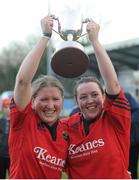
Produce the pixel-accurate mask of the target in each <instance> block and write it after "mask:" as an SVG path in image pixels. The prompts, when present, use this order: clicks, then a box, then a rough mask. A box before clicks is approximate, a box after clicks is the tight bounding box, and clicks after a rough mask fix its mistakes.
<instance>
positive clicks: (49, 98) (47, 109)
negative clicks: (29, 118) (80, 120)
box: [32, 87, 63, 126]
mask: <svg viewBox="0 0 139 180" xmlns="http://www.w3.org/2000/svg"><path fill="white" fill-rule="evenodd" d="M32 107H33V109H34V110H35V111H36V113H37V114H38V116H39V117H40V119H41V120H42V121H44V122H46V123H48V125H49V126H51V125H53V124H54V123H55V122H56V121H57V119H58V116H59V114H60V112H61V111H62V108H63V97H62V95H61V91H60V90H59V89H58V88H57V87H43V88H41V89H40V90H39V91H38V93H37V95H36V97H35V98H33V100H32Z"/></svg>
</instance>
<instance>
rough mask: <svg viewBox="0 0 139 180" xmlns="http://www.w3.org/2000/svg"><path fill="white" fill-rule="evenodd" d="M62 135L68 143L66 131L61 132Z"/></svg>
mask: <svg viewBox="0 0 139 180" xmlns="http://www.w3.org/2000/svg"><path fill="white" fill-rule="evenodd" d="M62 134H63V138H64V140H66V141H68V140H69V135H68V133H67V132H66V131H63V132H62Z"/></svg>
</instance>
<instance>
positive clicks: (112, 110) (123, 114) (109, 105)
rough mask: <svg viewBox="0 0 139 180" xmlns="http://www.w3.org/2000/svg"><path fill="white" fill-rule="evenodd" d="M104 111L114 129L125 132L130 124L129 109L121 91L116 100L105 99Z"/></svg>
mask: <svg viewBox="0 0 139 180" xmlns="http://www.w3.org/2000/svg"><path fill="white" fill-rule="evenodd" d="M105 111H106V112H107V113H108V117H109V118H108V119H110V121H111V123H112V124H113V125H114V127H116V128H118V129H119V130H121V131H126V130H127V129H129V128H130V124H131V108H130V104H129V102H128V100H127V99H126V97H125V95H124V92H123V90H122V89H121V90H120V93H119V95H118V96H117V97H116V98H108V97H106V104H105Z"/></svg>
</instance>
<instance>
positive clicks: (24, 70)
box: [14, 37, 48, 110]
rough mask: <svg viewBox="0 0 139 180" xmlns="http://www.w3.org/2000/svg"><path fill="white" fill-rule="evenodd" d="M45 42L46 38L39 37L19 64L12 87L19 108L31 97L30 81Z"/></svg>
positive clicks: (21, 108) (22, 107)
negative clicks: (13, 86)
mask: <svg viewBox="0 0 139 180" xmlns="http://www.w3.org/2000/svg"><path fill="white" fill-rule="evenodd" d="M47 44H48V38H47V37H41V39H40V40H39V42H38V43H37V44H36V45H35V46H34V48H33V49H32V50H31V51H30V52H29V54H28V55H27V56H26V57H25V59H24V61H23V62H22V64H21V66H20V69H19V71H18V74H17V77H16V84H15V88H14V100H15V103H16V105H17V106H18V108H19V109H20V110H23V109H24V108H25V107H26V105H27V104H28V103H29V101H30V99H31V97H32V89H31V82H32V79H33V77H34V75H35V73H36V71H37V69H38V66H39V63H40V60H41V57H42V54H43V53H44V50H45V48H46V46H47Z"/></svg>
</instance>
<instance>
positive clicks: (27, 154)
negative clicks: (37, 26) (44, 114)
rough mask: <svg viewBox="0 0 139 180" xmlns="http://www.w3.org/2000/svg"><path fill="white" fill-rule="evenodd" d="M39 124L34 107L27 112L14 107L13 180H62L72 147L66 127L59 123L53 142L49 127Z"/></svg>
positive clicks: (11, 147) (12, 109) (10, 150)
mask: <svg viewBox="0 0 139 180" xmlns="http://www.w3.org/2000/svg"><path fill="white" fill-rule="evenodd" d="M39 123H40V122H39V120H38V117H37V115H36V114H35V113H34V112H33V110H32V108H31V104H29V105H28V106H27V108H26V109H25V110H24V111H23V112H20V111H19V110H18V109H17V107H16V105H15V104H14V102H13V104H11V131H10V136H9V152H10V159H11V166H10V179H59V178H61V172H62V170H63V168H64V166H65V159H66V157H67V148H68V144H67V139H65V137H64V136H63V133H66V131H65V125H64V124H63V123H61V122H60V121H59V122H58V125H57V128H56V140H53V139H52V136H51V134H50V131H49V130H48V128H41V126H39V125H40V124H39Z"/></svg>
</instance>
